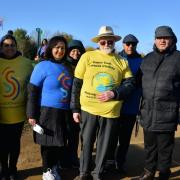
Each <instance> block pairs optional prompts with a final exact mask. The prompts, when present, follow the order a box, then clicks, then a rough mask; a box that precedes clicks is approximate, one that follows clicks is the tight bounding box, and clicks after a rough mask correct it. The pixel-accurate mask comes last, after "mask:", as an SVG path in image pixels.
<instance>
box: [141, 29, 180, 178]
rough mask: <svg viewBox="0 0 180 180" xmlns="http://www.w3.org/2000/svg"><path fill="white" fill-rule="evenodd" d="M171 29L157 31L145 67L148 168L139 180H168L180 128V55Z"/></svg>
mask: <svg viewBox="0 0 180 180" xmlns="http://www.w3.org/2000/svg"><path fill="white" fill-rule="evenodd" d="M176 43H177V38H176V36H175V34H174V32H173V30H172V29H171V28H170V27H169V26H160V27H158V28H157V29H156V30H155V42H154V48H153V52H151V53H149V54H147V55H146V56H145V57H144V60H143V62H142V64H141V72H142V91H143V92H142V93H143V97H142V103H141V109H140V110H141V120H140V124H141V126H142V127H143V129H144V147H145V157H146V160H145V168H144V172H143V173H142V175H141V176H140V177H139V180H151V179H154V175H155V172H156V170H159V179H160V180H167V179H169V176H170V173H171V171H170V166H171V161H172V153H173V148H174V139H175V137H174V136H175V131H176V129H177V124H178V111H179V101H180V52H179V51H177V50H176Z"/></svg>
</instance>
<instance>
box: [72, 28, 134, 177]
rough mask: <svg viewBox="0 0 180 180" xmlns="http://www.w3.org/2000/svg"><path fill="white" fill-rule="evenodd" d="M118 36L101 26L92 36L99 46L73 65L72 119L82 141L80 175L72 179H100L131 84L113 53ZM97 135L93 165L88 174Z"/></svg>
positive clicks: (124, 64)
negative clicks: (95, 34) (97, 32)
mask: <svg viewBox="0 0 180 180" xmlns="http://www.w3.org/2000/svg"><path fill="white" fill-rule="evenodd" d="M120 39H121V37H120V36H118V35H115V34H114V32H113V29H112V28H111V27H110V26H102V27H101V28H100V30H99V34H98V35H97V36H96V37H94V38H93V39H92V41H93V42H95V43H98V45H99V49H97V50H94V51H89V52H86V53H84V54H83V55H82V56H81V58H80V60H79V62H78V64H77V66H76V69H75V78H74V81H73V87H72V93H71V108H72V111H73V118H74V121H75V122H77V123H80V128H81V131H80V135H81V143H82V147H81V154H80V175H79V176H77V177H76V178H75V180H84V179H89V178H92V176H93V179H94V180H101V179H102V176H103V174H102V173H103V169H104V163H105V160H106V155H107V152H108V150H109V148H110V147H109V145H110V141H111V139H112V138H113V136H114V134H115V133H116V127H117V122H118V117H119V114H120V112H119V109H120V108H121V105H122V101H121V100H122V99H124V98H126V97H127V96H128V95H129V93H130V92H131V91H132V90H133V88H134V85H133V80H134V79H133V78H132V73H131V71H130V70H129V67H128V63H127V61H125V60H123V59H121V58H120V57H119V56H118V55H117V54H115V53H114V47H115V42H117V41H119V40H120ZM122 82H123V83H122ZM96 137H97V141H96V159H95V167H94V168H93V169H94V170H93V172H92V174H91V170H92V167H91V165H92V151H93V145H94V142H95V139H96ZM91 175H92V176H91Z"/></svg>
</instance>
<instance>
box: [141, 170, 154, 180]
mask: <svg viewBox="0 0 180 180" xmlns="http://www.w3.org/2000/svg"><path fill="white" fill-rule="evenodd" d="M154 175H155V173H152V172H150V171H149V170H147V169H144V172H143V173H142V174H141V175H140V177H139V178H138V180H153V179H154Z"/></svg>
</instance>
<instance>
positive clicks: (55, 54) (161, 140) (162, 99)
mask: <svg viewBox="0 0 180 180" xmlns="http://www.w3.org/2000/svg"><path fill="white" fill-rule="evenodd" d="M119 40H121V37H120V36H119V35H115V34H114V32H113V29H112V28H111V27H110V26H102V27H100V29H99V33H98V35H97V36H95V37H93V38H92V41H93V42H95V43H97V45H98V48H97V49H95V50H93V51H88V52H85V48H84V46H83V44H82V42H81V41H79V40H72V41H71V42H69V43H68V42H67V40H66V39H65V38H64V37H62V36H54V37H52V38H51V39H50V40H49V41H48V42H47V44H45V47H44V49H41V50H42V51H41V50H39V51H41V53H40V52H39V56H40V54H41V55H42V56H41V61H40V62H39V63H38V64H37V65H36V66H35V67H34V69H33V68H32V65H31V62H30V60H28V59H26V58H24V57H22V55H21V53H20V52H18V50H17V42H16V39H15V38H14V37H13V35H12V34H7V35H5V36H4V37H3V38H2V39H1V41H0V62H1V66H0V71H1V74H2V76H1V77H0V79H1V81H0V143H1V145H2V148H0V178H1V179H2V180H8V179H10V180H14V179H17V167H16V164H17V161H18V156H19V152H20V137H21V133H22V129H23V124H24V121H25V120H26V119H28V121H29V123H30V124H31V125H32V127H35V126H36V125H40V127H41V128H42V129H43V133H38V132H34V141H35V142H36V143H37V144H40V148H41V157H42V165H43V175H42V179H43V180H60V179H61V176H60V174H61V172H60V167H63V166H64V165H65V164H67V162H68V163H69V164H70V166H71V167H76V168H77V167H79V176H77V177H75V180H91V179H93V180H102V179H103V177H104V176H105V173H106V171H108V170H109V169H108V163H109V162H113V163H114V165H115V168H116V169H117V170H118V171H119V172H120V173H121V172H122V170H123V168H124V164H125V160H126V156H127V152H128V147H129V144H130V138H131V134H132V130H133V127H134V124H135V122H136V117H137V115H138V116H139V117H140V121H139V123H140V124H141V126H142V127H143V130H144V144H145V146H144V149H145V156H146V157H145V167H144V170H143V173H142V174H141V175H140V176H139V178H138V179H139V180H153V179H154V176H155V172H156V171H157V170H158V171H159V180H168V179H169V177H170V174H171V171H170V167H171V161H172V153H173V147H174V135H175V131H176V129H177V125H178V122H179V117H178V115H179V104H180V67H179V66H180V52H179V51H178V50H177V49H176V43H177V38H176V35H175V34H174V32H173V30H172V29H171V27H169V26H159V27H157V28H156V30H155V40H154V47H153V51H152V52H151V53H149V54H147V55H146V56H145V57H142V56H141V55H140V54H139V53H138V52H137V50H136V48H137V44H138V42H139V41H138V39H137V37H135V36H134V35H132V34H128V35H127V36H125V37H124V38H123V41H122V42H123V51H122V52H120V53H117V52H116V50H115V43H116V42H117V41H119ZM27 95H28V96H27ZM26 97H28V98H27V99H26ZM4 137H6V138H4ZM79 139H80V141H81V152H80V159H79V158H78V154H77V149H78V144H79ZM95 142H96V143H95ZM94 145H96V157H95V160H93V158H92V152H93V149H94Z"/></svg>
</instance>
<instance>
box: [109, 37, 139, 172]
mask: <svg viewBox="0 0 180 180" xmlns="http://www.w3.org/2000/svg"><path fill="white" fill-rule="evenodd" d="M138 42H139V41H138V39H137V38H136V37H135V36H134V35H132V34H128V35H127V36H125V37H124V39H123V50H122V51H121V52H120V53H119V55H121V57H123V58H124V59H126V60H127V61H128V64H129V67H130V69H131V71H132V73H133V75H134V77H136V75H137V73H138V71H139V68H140V65H141V62H142V57H141V55H140V54H139V53H138V52H137V44H138ZM140 98H141V89H140V88H138V89H136V90H135V91H134V92H133V93H132V95H131V96H129V97H128V99H127V100H125V101H124V102H123V106H122V109H121V114H120V118H119V121H118V135H117V139H116V138H115V139H114V140H112V141H111V143H112V145H111V150H110V154H109V156H110V157H109V159H111V160H109V166H110V165H113V166H114V165H115V168H116V169H117V170H118V171H119V172H120V173H124V172H125V171H124V164H125V161H126V155H127V152H128V148H129V144H130V139H131V134H132V130H133V127H134V124H135V122H136V116H137V114H138V113H139V103H140ZM117 145H118V146H117ZM116 147H117V148H116ZM114 160H115V162H114ZM114 163H115V164H114ZM107 166H108V162H107Z"/></svg>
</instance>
